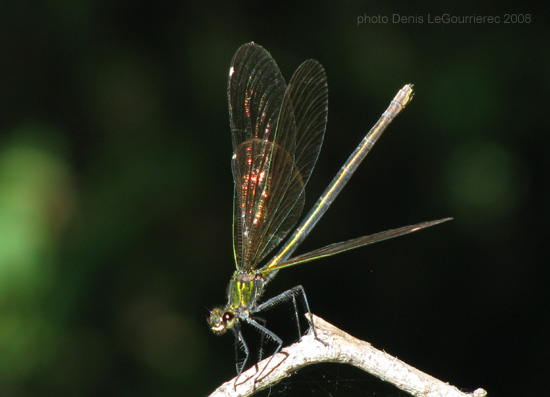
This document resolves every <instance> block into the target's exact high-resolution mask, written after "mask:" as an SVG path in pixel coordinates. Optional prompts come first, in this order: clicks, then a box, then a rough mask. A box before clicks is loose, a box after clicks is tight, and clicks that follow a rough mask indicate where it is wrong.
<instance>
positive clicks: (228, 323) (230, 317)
mask: <svg viewBox="0 0 550 397" xmlns="http://www.w3.org/2000/svg"><path fill="white" fill-rule="evenodd" d="M222 321H223V325H224V327H225V328H227V329H229V328H233V326H234V325H235V315H234V314H233V313H231V312H225V313H224V314H223V316H222Z"/></svg>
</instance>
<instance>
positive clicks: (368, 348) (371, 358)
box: [210, 315, 487, 397]
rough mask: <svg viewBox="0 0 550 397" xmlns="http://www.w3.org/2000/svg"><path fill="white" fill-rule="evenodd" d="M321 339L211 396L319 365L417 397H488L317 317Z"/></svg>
mask: <svg viewBox="0 0 550 397" xmlns="http://www.w3.org/2000/svg"><path fill="white" fill-rule="evenodd" d="M311 319H312V320H313V322H314V324H315V331H316V333H317V338H316V337H315V336H314V335H313V333H312V332H309V333H308V334H307V335H304V336H303V337H302V339H301V340H300V341H299V342H296V343H294V344H293V345H290V346H288V347H286V348H284V349H282V350H281V351H280V352H279V353H277V354H275V355H273V356H270V357H268V358H266V359H264V360H262V361H260V362H259V363H258V364H256V365H255V366H253V367H252V368H250V369H248V370H247V371H245V372H243V373H242V374H241V375H240V376H237V377H235V378H233V379H231V380H229V381H227V382H225V383H224V384H222V385H221V386H220V387H218V388H217V389H216V390H215V391H214V392H213V393H212V394H210V397H226V396H231V397H244V396H251V395H253V394H254V393H256V392H258V391H260V390H263V389H265V388H268V387H270V386H273V385H274V384H276V383H278V382H280V381H281V380H282V379H284V378H287V377H289V376H291V375H292V373H294V372H296V371H298V370H299V369H301V368H303V367H305V366H307V365H312V364H318V363H326V362H331V363H343V364H350V365H353V366H355V367H357V368H360V369H362V370H363V371H365V372H368V373H370V374H372V375H374V376H376V377H378V378H380V379H382V380H383V381H385V382H390V383H392V384H393V385H395V386H396V387H398V388H399V389H401V390H403V391H405V392H407V393H409V394H411V395H413V396H417V397H485V396H486V395H487V392H486V391H485V390H484V389H481V388H480V389H477V390H475V391H474V392H472V393H465V392H462V391H460V390H459V389H457V388H456V387H454V386H451V385H449V384H448V383H445V382H442V381H440V380H438V379H436V378H434V377H432V376H430V375H428V374H426V373H424V372H422V371H419V370H418V369H416V368H414V367H412V366H410V365H408V364H406V363H404V362H403V361H401V360H399V359H397V358H396V357H393V356H391V355H389V354H388V353H386V352H384V351H381V350H378V349H375V348H374V347H373V346H372V345H371V344H370V343H368V342H365V341H362V340H359V339H357V338H354V337H353V336H351V335H349V334H347V333H345V332H344V331H342V330H341V329H339V328H336V327H335V326H334V325H332V324H330V323H328V322H326V321H324V320H323V319H322V318H320V317H317V316H315V315H312V316H311Z"/></svg>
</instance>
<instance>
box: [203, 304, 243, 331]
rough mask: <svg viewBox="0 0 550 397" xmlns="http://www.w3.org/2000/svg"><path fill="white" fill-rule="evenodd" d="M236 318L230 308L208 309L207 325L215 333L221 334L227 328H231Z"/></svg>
mask: <svg viewBox="0 0 550 397" xmlns="http://www.w3.org/2000/svg"><path fill="white" fill-rule="evenodd" d="M236 321H237V318H236V316H235V313H234V312H233V311H231V310H227V309H221V308H219V307H217V308H215V309H213V310H212V311H210V315H209V316H208V325H210V329H211V330H212V332H213V333H215V334H216V335H223V334H225V332H226V331H227V330H228V329H231V328H233V326H234V325H235V322H236Z"/></svg>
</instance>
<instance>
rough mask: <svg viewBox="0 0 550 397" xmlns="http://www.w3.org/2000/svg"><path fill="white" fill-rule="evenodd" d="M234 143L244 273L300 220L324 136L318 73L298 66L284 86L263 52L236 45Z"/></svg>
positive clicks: (322, 82) (323, 94) (313, 66)
mask: <svg viewBox="0 0 550 397" xmlns="http://www.w3.org/2000/svg"><path fill="white" fill-rule="evenodd" d="M228 100H229V115H230V123H231V131H232V138H233V159H232V168H233V178H234V182H235V198H234V212H233V249H234V256H235V262H236V265H237V268H239V269H243V270H248V269H251V268H254V267H256V265H257V264H258V263H259V262H260V261H261V260H262V259H263V258H265V256H266V255H267V254H268V253H269V252H271V251H272V250H273V248H275V247H276V246H277V245H278V244H279V243H280V242H281V241H282V240H283V239H284V238H285V237H286V235H287V234H288V233H289V231H290V230H291V229H292V228H293V227H294V225H295V224H296V222H297V221H298V219H299V217H300V215H301V213H302V209H303V206H304V188H305V185H306V183H307V181H308V180H309V177H310V175H311V172H312V170H313V167H314V165H315V162H316V160H317V157H318V154H319V151H320V148H321V143H322V141H323V136H324V132H325V126H326V119H327V109H328V89H327V82H326V75H325V72H324V69H323V67H322V66H321V65H320V64H319V63H317V62H316V61H312V60H309V61H306V62H304V63H303V64H302V65H301V66H300V67H299V68H298V69H297V70H296V72H295V73H294V75H293V77H292V79H291V81H290V83H289V86H288V88H287V86H286V84H285V81H284V79H283V77H282V75H281V72H280V70H279V68H278V66H277V64H276V63H275V61H274V60H273V58H272V57H271V55H270V54H269V53H268V52H267V51H266V50H265V49H263V48H262V47H261V46H259V45H257V44H254V43H249V44H245V45H243V46H242V47H240V48H239V49H238V50H237V52H236V53H235V56H234V57H233V61H232V64H231V68H230V71H229V85H228Z"/></svg>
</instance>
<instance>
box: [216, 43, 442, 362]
mask: <svg viewBox="0 0 550 397" xmlns="http://www.w3.org/2000/svg"><path fill="white" fill-rule="evenodd" d="M227 94H228V99H229V118H230V123H231V132H232V138H233V158H232V168H233V179H234V183H235V194H234V206H233V211H234V212H233V253H234V258H235V266H236V270H235V272H234V273H233V277H232V278H231V281H230V282H229V287H228V291H227V293H228V302H227V304H226V305H225V306H224V307H220V308H216V309H213V310H212V311H211V312H210V315H209V317H208V323H209V325H210V328H211V329H212V331H213V332H214V333H216V334H223V333H225V332H226V331H227V330H232V331H233V332H234V334H235V337H236V343H237V344H236V346H238V347H240V348H241V349H242V350H243V352H244V354H245V358H244V361H243V362H242V365H239V364H238V363H237V372H238V373H240V372H241V371H242V370H243V368H244V367H245V366H246V363H247V360H248V357H249V348H248V345H247V344H246V342H245V340H244V338H243V335H242V330H241V326H242V324H243V323H246V324H249V325H250V326H252V327H254V328H256V329H257V330H258V331H259V332H260V334H261V335H262V338H263V337H267V338H268V339H271V340H273V341H274V342H275V343H276V344H277V348H276V350H275V352H278V351H279V350H280V349H281V346H282V344H283V341H282V339H281V338H280V337H279V336H277V335H276V334H275V333H274V332H272V331H270V330H269V329H268V328H267V327H266V323H265V321H264V320H263V319H261V318H259V317H257V316H256V314H257V313H258V312H261V311H262V310H265V309H268V308H270V307H272V306H273V305H275V304H278V303H281V302H284V301H292V302H293V304H294V308H295V312H297V309H296V297H297V296H299V295H302V297H303V299H304V303H305V306H306V308H307V310H308V312H309V305H308V303H307V299H306V297H305V293H304V289H303V287H302V286H297V287H294V288H292V289H290V290H288V291H286V292H283V293H282V294H280V295H278V296H276V297H274V298H271V299H268V300H267V301H265V302H263V303H260V297H261V296H262V294H263V292H264V288H265V286H266V284H267V283H268V282H269V281H270V280H271V279H272V278H273V277H274V276H275V274H277V272H278V271H279V270H280V269H282V268H285V267H289V266H294V265H297V264H299V263H304V262H309V261H312V260H315V259H318V258H321V257H325V256H330V255H334V254H337V253H340V252H343V251H347V250H350V249H353V248H357V247H361V246H364V245H367V244H372V243H375V242H378V241H382V240H387V239H389V238H393V237H397V236H402V235H404V234H407V233H412V232H415V231H417V230H420V229H424V228H427V227H430V226H434V225H437V224H439V223H442V222H445V221H447V220H449V219H450V218H446V219H440V220H436V221H431V222H424V223H418V224H416V225H410V226H405V227H401V228H398V229H392V230H387V231H385V232H381V233H376V234H373V235H369V236H363V237H359V238H356V239H353V240H349V241H344V242H340V243H336V244H332V245H329V246H326V247H324V248H320V249H318V250H315V251H312V252H309V253H307V254H302V255H299V256H296V257H293V258H291V257H290V256H291V255H292V253H293V252H294V250H295V249H296V248H297V247H298V245H299V244H300V243H301V242H302V241H303V240H304V239H305V238H306V236H307V235H308V234H309V232H310V231H311V230H312V229H313V227H314V226H315V224H316V223H317V222H318V221H319V219H320V218H321V216H322V215H323V214H324V213H325V211H326V210H327V209H328V207H329V206H330V204H331V203H332V202H333V201H334V199H335V198H336V196H337V195H338V194H339V193H340V191H341V190H342V188H343V187H344V185H345V184H346V183H347V182H348V180H349V179H350V178H351V176H352V174H353V173H354V172H355V170H356V169H357V167H358V166H359V164H360V163H361V161H362V160H363V159H364V158H365V156H366V155H367V153H368V152H369V151H370V149H371V148H372V146H373V145H374V143H375V142H376V140H377V139H378V138H379V136H380V135H381V134H382V132H383V131H384V130H385V129H386V127H387V126H388V125H389V124H390V123H391V121H392V120H393V119H394V118H395V117H396V116H397V115H398V114H399V113H400V112H401V111H402V110H403V109H404V108H405V106H406V105H407V104H408V103H409V102H410V101H411V99H412V96H413V89H412V85H405V86H404V87H403V88H402V89H401V90H400V91H399V92H398V93H397V95H396V96H395V98H394V99H393V100H392V101H391V104H390V105H389V107H388V108H387V109H386V111H385V112H384V113H383V114H382V116H381V117H380V119H379V120H378V122H377V123H376V124H375V126H374V127H372V129H371V130H370V131H369V133H368V134H367V135H366V136H365V137H364V138H363V140H362V141H361V143H360V144H359V146H358V147H357V148H356V149H355V151H354V152H353V153H352V154H351V156H350V157H349V159H348V160H347V161H346V163H345V164H344V166H343V167H342V168H341V169H340V171H339V172H338V174H337V175H336V177H335V178H334V179H333V181H332V182H331V183H330V185H329V186H328V187H327V189H326V190H325V192H324V193H323V195H322V196H321V197H320V198H319V200H318V201H317V203H316V204H315V206H314V207H313V209H312V210H311V211H310V213H309V214H308V215H307V217H306V218H305V219H304V220H303V221H302V223H301V224H300V226H298V228H297V229H296V230H295V231H294V233H293V234H292V235H291V237H290V238H289V239H288V240H287V242H286V243H285V244H284V245H283V247H282V248H281V249H280V250H279V252H278V253H277V254H276V255H275V256H274V257H272V258H271V259H270V260H269V261H267V263H265V264H264V265H263V266H260V263H261V262H262V261H263V260H264V259H265V258H266V256H267V255H268V254H269V253H270V252H271V251H272V250H273V249H274V248H275V247H277V246H278V245H279V244H280V243H281V242H282V240H283V239H284V238H285V237H286V236H287V235H288V234H289V232H290V231H291V230H292V229H293V227H294V226H295V225H296V223H297V221H298V219H299V218H300V215H301V213H302V209H303V207H304V199H305V194H304V189H305V186H306V184H307V182H308V180H309V177H310V175H311V172H312V171H313V167H314V166H315V163H316V161H317V157H318V155H319V151H320V150H321V144H322V141H323V137H324V134H325V127H326V123H327V112H328V88H327V78H326V74H325V71H324V69H323V67H322V66H321V65H320V64H319V63H318V62H317V61H314V60H307V61H305V62H304V63H303V64H302V65H300V67H298V69H297V70H296V72H295V73H294V75H293V76H292V78H291V80H290V83H289V84H288V86H287V85H286V83H285V80H284V79H283V77H282V74H281V72H280V70H279V68H278V66H277V64H276V63H275V61H274V60H273V58H272V57H271V55H270V54H269V53H268V52H267V51H266V50H265V49H264V48H262V47H261V46H259V45H257V44H255V43H248V44H245V45H243V46H241V47H240V48H239V49H238V50H237V52H236V53H235V56H234V57H233V61H232V62H231V67H230V69H229V83H228V89H227Z"/></svg>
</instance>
